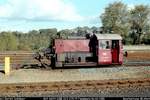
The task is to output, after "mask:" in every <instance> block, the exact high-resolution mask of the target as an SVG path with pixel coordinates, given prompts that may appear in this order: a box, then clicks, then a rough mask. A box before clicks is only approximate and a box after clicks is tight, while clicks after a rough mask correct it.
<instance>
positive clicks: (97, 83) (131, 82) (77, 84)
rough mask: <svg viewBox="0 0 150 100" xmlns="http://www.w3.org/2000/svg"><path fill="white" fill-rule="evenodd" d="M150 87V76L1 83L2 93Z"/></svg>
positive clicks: (0, 92)
mask: <svg viewBox="0 0 150 100" xmlns="http://www.w3.org/2000/svg"><path fill="white" fill-rule="evenodd" d="M134 86H138V87H140V86H147V87H150V78H141V79H125V80H90V81H67V82H65V81H64V82H47V83H20V84H0V94H5V93H7V94H8V93H20V92H38V91H39V92H40V91H64V90H84V89H86V90H90V89H101V88H123V87H126V88H128V87H134Z"/></svg>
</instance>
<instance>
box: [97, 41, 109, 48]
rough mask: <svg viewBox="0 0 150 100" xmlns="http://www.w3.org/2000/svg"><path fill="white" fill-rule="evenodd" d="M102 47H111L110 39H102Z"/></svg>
mask: <svg viewBox="0 0 150 100" xmlns="http://www.w3.org/2000/svg"><path fill="white" fill-rule="evenodd" d="M99 47H100V49H110V41H108V40H101V41H99Z"/></svg>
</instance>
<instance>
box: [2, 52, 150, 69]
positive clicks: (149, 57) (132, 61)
mask: <svg viewBox="0 0 150 100" xmlns="http://www.w3.org/2000/svg"><path fill="white" fill-rule="evenodd" d="M33 55H34V53H33V52H30V51H10V52H9V51H8V52H0V69H3V66H4V58H5V57H6V56H9V57H10V59H11V61H10V62H11V67H12V69H18V68H22V67H23V66H31V65H34V66H38V65H39V66H40V65H41V64H40V62H39V61H37V60H36V59H34V57H33ZM42 62H43V63H45V64H48V65H49V64H50V60H47V59H46V58H44V59H42ZM123 66H127V67H128V66H129V67H130V66H150V52H149V51H142V50H140V51H139V50H137V51H128V57H126V58H124V64H123Z"/></svg>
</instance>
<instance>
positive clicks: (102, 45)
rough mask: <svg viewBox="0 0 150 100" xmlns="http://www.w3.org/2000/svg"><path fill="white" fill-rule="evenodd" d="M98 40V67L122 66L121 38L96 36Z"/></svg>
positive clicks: (109, 35)
mask: <svg viewBox="0 0 150 100" xmlns="http://www.w3.org/2000/svg"><path fill="white" fill-rule="evenodd" d="M96 36H97V38H98V65H110V64H122V61H123V47H122V38H121V36H120V35H118V34H96Z"/></svg>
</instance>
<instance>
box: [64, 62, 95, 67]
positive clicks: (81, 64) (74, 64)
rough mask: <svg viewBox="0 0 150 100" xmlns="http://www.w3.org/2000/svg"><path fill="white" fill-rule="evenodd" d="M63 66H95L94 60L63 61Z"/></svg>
mask: <svg viewBox="0 0 150 100" xmlns="http://www.w3.org/2000/svg"><path fill="white" fill-rule="evenodd" d="M63 66H65V67H80V66H82V67H84V66H85V67H87V66H97V63H96V62H85V63H65V64H63Z"/></svg>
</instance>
